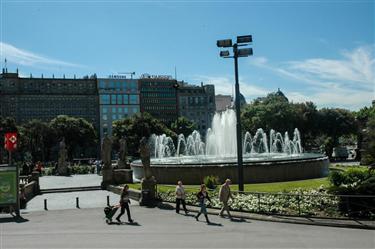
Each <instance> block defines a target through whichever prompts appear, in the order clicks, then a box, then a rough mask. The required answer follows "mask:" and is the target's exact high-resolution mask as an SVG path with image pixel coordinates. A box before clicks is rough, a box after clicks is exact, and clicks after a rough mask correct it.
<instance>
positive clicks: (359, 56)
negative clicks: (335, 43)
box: [284, 47, 375, 88]
mask: <svg viewBox="0 0 375 249" xmlns="http://www.w3.org/2000/svg"><path fill="white" fill-rule="evenodd" d="M342 55H343V57H344V58H343V59H340V60H333V59H323V58H314V59H307V60H304V61H292V62H289V63H288V66H287V67H286V69H284V70H285V71H287V72H289V73H291V74H293V75H296V76H298V77H303V78H305V79H307V80H311V79H312V80H315V81H318V82H319V81H320V82H324V81H327V80H328V81H337V82H345V83H346V84H347V83H350V82H352V83H357V84H361V85H362V86H364V87H366V88H368V87H370V88H371V87H373V84H374V66H375V59H374V55H373V49H372V48H370V47H359V48H357V49H355V50H354V51H345V52H343V53H342Z"/></svg>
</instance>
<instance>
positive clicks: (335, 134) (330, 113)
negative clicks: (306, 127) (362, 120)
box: [318, 108, 358, 157]
mask: <svg viewBox="0 0 375 249" xmlns="http://www.w3.org/2000/svg"><path fill="white" fill-rule="evenodd" d="M318 124H319V130H318V131H319V133H320V134H321V135H326V136H327V139H326V143H325V144H324V146H325V152H326V155H327V156H329V157H331V155H332V152H333V148H334V147H336V146H338V145H339V138H340V137H341V136H344V135H350V134H355V133H356V132H357V130H358V128H357V122H356V120H355V116H354V113H353V112H351V111H349V110H345V109H340V108H323V109H321V110H319V118H318Z"/></svg>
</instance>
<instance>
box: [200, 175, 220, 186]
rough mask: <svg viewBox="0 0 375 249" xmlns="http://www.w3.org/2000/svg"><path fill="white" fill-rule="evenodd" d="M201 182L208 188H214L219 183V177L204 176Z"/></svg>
mask: <svg viewBox="0 0 375 249" xmlns="http://www.w3.org/2000/svg"><path fill="white" fill-rule="evenodd" d="M203 183H204V184H205V185H206V187H207V188H209V189H215V188H216V186H217V185H219V184H220V179H219V177H218V176H206V177H205V178H204V179H203Z"/></svg>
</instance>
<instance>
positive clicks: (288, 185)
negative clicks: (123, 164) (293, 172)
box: [128, 177, 329, 192]
mask: <svg viewBox="0 0 375 249" xmlns="http://www.w3.org/2000/svg"><path fill="white" fill-rule="evenodd" d="M128 185H129V187H130V188H133V189H138V190H140V189H141V185H140V184H139V183H132V184H128ZM321 185H323V186H324V187H328V185H329V180H328V178H327V177H324V178H317V179H309V180H301V181H290V182H272V183H257V184H245V191H249V192H283V191H286V192H288V191H291V190H293V189H297V188H301V189H316V188H319V187H320V186H321ZM174 189H175V186H174V185H161V184H158V191H159V192H166V191H169V190H171V191H174ZM231 189H232V190H238V185H236V184H233V185H232V186H231ZM185 190H186V192H198V190H199V185H185Z"/></svg>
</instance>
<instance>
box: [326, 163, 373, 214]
mask: <svg viewBox="0 0 375 249" xmlns="http://www.w3.org/2000/svg"><path fill="white" fill-rule="evenodd" d="M329 179H330V182H331V184H332V186H331V187H330V191H331V192H332V193H334V194H336V195H374V194H375V172H374V171H369V170H367V169H363V168H359V167H358V168H351V169H348V170H347V171H343V172H338V171H335V172H332V173H331V174H330V177H329ZM374 206H375V200H374V198H369V197H347V196H342V197H340V200H339V209H340V211H341V212H342V213H343V214H347V215H349V216H361V217H370V218H374V217H375V210H374V209H373V207H374ZM371 207H372V208H371Z"/></svg>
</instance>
